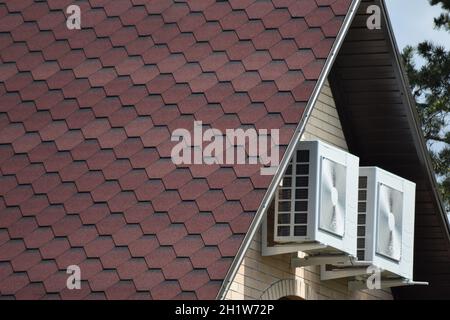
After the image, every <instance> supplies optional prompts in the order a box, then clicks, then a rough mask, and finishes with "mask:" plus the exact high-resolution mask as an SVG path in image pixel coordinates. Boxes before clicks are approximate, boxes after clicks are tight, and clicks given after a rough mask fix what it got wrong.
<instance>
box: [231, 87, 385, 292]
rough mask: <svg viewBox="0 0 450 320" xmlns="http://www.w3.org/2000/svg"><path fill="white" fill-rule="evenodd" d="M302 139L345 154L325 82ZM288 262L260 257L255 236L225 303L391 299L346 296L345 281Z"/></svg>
mask: <svg viewBox="0 0 450 320" xmlns="http://www.w3.org/2000/svg"><path fill="white" fill-rule="evenodd" d="M302 139H303V140H311V139H319V140H322V141H325V142H328V143H330V144H333V145H336V146H338V147H340V148H342V149H345V150H347V144H346V142H345V138H344V134H343V132H342V127H341V124H340V121H339V117H338V114H337V111H336V106H335V103H334V99H333V96H332V93H331V90H330V87H329V84H328V82H327V83H326V84H325V85H324V88H323V89H322V92H321V94H320V96H319V99H318V102H317V104H316V105H315V107H314V109H313V112H312V114H311V117H310V119H309V120H308V123H307V125H306V128H305V133H304V135H303V137H302ZM290 258H291V255H290V254H283V255H278V256H271V257H262V256H261V233H260V232H258V233H257V234H256V236H255V238H254V239H253V240H252V243H251V245H250V248H249V250H248V251H247V253H246V255H245V257H244V260H243V262H242V264H241V266H240V267H239V270H238V273H237V274H236V277H235V279H234V280H233V282H232V284H231V286H230V289H229V291H228V293H227V296H226V299H260V298H261V297H263V298H279V297H282V296H284V295H285V294H289V295H296V296H298V297H301V298H304V299H392V296H391V294H390V291H378V290H370V291H369V290H364V291H355V292H349V291H348V289H347V282H346V280H345V279H339V280H328V281H321V280H320V272H319V267H307V268H297V269H293V268H291V267H290Z"/></svg>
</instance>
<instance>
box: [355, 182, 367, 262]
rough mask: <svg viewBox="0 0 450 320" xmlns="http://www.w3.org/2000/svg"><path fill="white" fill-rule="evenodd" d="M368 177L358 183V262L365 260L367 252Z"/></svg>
mask: <svg viewBox="0 0 450 320" xmlns="http://www.w3.org/2000/svg"><path fill="white" fill-rule="evenodd" d="M366 213H367V177H364V176H360V177H359V182H358V229H357V243H356V250H357V252H356V254H357V257H358V260H360V261H363V260H365V258H366V257H365V251H366V232H367V231H366V219H367V217H366Z"/></svg>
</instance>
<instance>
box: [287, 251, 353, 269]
mask: <svg viewBox="0 0 450 320" xmlns="http://www.w3.org/2000/svg"><path fill="white" fill-rule="evenodd" d="M353 259H354V258H353V257H352V256H349V255H346V254H318V255H310V256H305V257H303V258H299V257H293V258H291V266H292V267H293V268H301V267H308V266H318V265H326V264H332V265H347V264H349V263H351V262H352V260H353Z"/></svg>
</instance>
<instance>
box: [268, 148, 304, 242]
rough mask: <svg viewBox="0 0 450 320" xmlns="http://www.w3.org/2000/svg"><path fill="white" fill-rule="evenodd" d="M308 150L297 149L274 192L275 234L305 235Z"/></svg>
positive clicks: (280, 235)
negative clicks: (276, 190) (275, 192)
mask: <svg viewBox="0 0 450 320" xmlns="http://www.w3.org/2000/svg"><path fill="white" fill-rule="evenodd" d="M309 161H310V159H309V150H298V151H297V152H296V153H295V154H294V157H293V159H292V160H291V162H290V163H289V166H288V168H287V169H286V173H285V175H284V177H283V180H282V182H281V184H280V186H279V187H278V192H277V194H276V208H275V212H276V219H275V222H276V223H275V226H276V236H277V237H285V238H286V240H287V241H288V240H289V238H290V237H306V235H307V231H308V230H307V224H308V195H309V192H308V187H309V171H310V164H309Z"/></svg>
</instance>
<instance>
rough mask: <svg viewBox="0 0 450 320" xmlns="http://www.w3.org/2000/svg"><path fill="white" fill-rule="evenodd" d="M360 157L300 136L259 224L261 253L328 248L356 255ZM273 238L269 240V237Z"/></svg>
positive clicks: (272, 253) (271, 253) (270, 253)
mask: <svg viewBox="0 0 450 320" xmlns="http://www.w3.org/2000/svg"><path fill="white" fill-rule="evenodd" d="M358 170H359V158H358V157H356V156H354V155H352V154H350V153H348V152H346V151H344V150H341V149H339V148H336V147H334V146H331V145H329V144H326V143H324V142H321V141H302V142H299V144H298V146H297V148H296V150H295V152H294V155H293V157H292V159H291V162H290V163H289V167H288V169H287V170H286V172H285V174H284V176H283V179H282V182H281V183H280V185H279V187H278V190H277V192H276V195H275V199H274V207H273V208H272V209H271V210H272V212H273V223H268V220H269V218H268V219H265V220H264V222H263V226H262V237H263V241H262V243H263V250H262V253H263V255H274V254H280V253H287V252H296V251H304V252H308V251H309V250H317V249H318V248H324V249H326V248H331V249H333V250H334V249H336V251H339V252H344V253H345V254H347V255H351V256H356V228H357V200H358V172H359V171H358ZM268 237H269V238H270V237H272V238H270V240H273V243H269V242H270V241H268Z"/></svg>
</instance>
